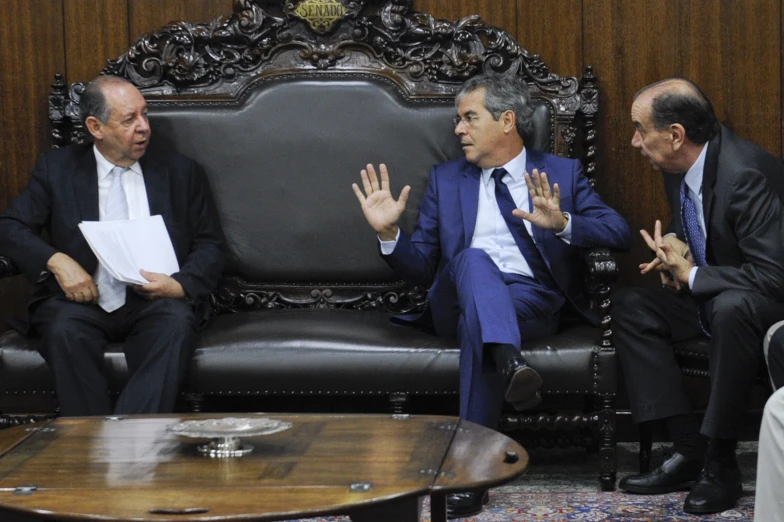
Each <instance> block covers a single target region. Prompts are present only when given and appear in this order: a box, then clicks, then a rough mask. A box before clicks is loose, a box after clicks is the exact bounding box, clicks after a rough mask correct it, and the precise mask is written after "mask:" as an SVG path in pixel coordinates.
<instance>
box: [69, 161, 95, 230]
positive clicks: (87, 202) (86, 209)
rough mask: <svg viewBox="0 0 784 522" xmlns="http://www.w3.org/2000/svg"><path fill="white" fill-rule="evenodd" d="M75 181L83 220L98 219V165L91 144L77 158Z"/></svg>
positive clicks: (80, 215)
mask: <svg viewBox="0 0 784 522" xmlns="http://www.w3.org/2000/svg"><path fill="white" fill-rule="evenodd" d="M73 183H74V188H75V189H76V199H77V204H78V205H79V217H80V218H81V221H98V219H99V214H98V166H97V164H96V163H95V153H94V152H93V148H92V147H91V146H88V147H85V149H84V151H83V154H82V155H81V157H80V158H78V159H77V163H76V172H75V173H74V178H73Z"/></svg>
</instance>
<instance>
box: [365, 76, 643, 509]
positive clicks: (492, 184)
mask: <svg viewBox="0 0 784 522" xmlns="http://www.w3.org/2000/svg"><path fill="white" fill-rule="evenodd" d="M456 105H457V115H458V116H457V118H456V120H455V124H456V126H455V134H456V135H457V136H458V138H459V139H460V142H461V144H462V146H463V152H464V154H465V158H464V159H459V160H456V161H451V162H448V163H444V164H441V165H437V166H435V167H433V170H432V172H431V175H430V180H429V184H428V187H427V189H426V192H425V194H424V197H423V199H422V203H421V206H420V209H419V218H418V221H417V224H416V227H415V229H414V232H413V234H412V235H411V236H410V237H409V236H408V235H407V234H406V233H404V232H403V231H401V230H400V229H399V227H398V224H397V223H398V220H399V218H400V215H401V214H402V212H403V211H404V209H405V205H406V200H407V198H408V194H409V191H410V187H405V188H403V190H402V192H401V194H400V197H399V199H398V200H395V199H394V198H393V196H392V194H391V192H390V187H389V185H390V182H389V174H388V172H387V169H386V166H385V165H383V164H382V165H380V180H379V177H378V176H377V174H376V171H375V168H374V167H373V165H368V166H367V169H366V170H363V171H362V173H361V177H362V185H363V188H364V192H363V190H361V189H360V188H359V187H358V186H357V185H356V184H354V192H355V194H356V196H357V198H358V199H359V201H360V203H361V205H362V210H363V212H364V214H365V217H366V218H367V220H368V222H369V223H370V225H371V226H372V227H373V228H374V229H375V230H376V232H377V233H378V237H379V241H380V248H381V252H382V255H383V257H384V259H385V260H386V261H387V262H388V263H389V264H390V265H391V266H392V267H393V268H394V269H395V270H396V271H397V272H398V273H400V274H401V276H402V277H403V278H404V279H406V280H407V281H408V282H410V283H412V284H418V285H423V286H426V287H429V288H430V289H429V292H428V309H427V311H426V312H425V314H424V316H423V317H421V318H418V320H419V321H420V322H423V321H424V322H427V323H429V326H432V328H433V329H434V330H435V333H436V334H437V335H439V336H443V337H448V338H457V340H458V342H459V344H460V347H461V353H460V416H461V418H464V419H467V420H470V421H473V422H477V423H479V424H483V425H485V426H490V427H496V426H497V423H498V420H499V418H500V414H501V408H502V405H503V401H504V400H506V401H507V402H510V403H512V404H513V405H514V406H515V407H516V408H517V409H520V410H521V409H526V408H530V407H533V406H535V405H537V404H538V403H539V402H540V401H541V397H540V395H539V391H538V390H539V387H540V385H541V383H542V379H541V377H540V376H539V374H538V373H537V372H536V370H535V369H533V368H531V367H530V366H528V365H527V364H526V362H525V360H524V359H523V358H522V356H521V355H520V349H521V346H522V345H523V344H524V343H525V342H526V341H532V340H535V339H538V338H541V337H544V336H548V335H552V334H554V333H555V332H556V330H557V328H558V323H559V319H560V315H561V312H562V310H563V309H564V307H565V306H566V305H567V304H568V305H569V306H571V307H573V308H574V309H575V310H576V311H577V312H578V313H579V314H580V315H581V316H582V317H584V318H585V319H586V320H588V321H591V322H593V323H594V324H596V323H597V322H598V320H597V317H596V316H595V315H594V314H593V313H592V312H591V311H590V310H589V308H588V303H587V299H586V297H585V295H584V294H583V292H582V289H581V281H580V273H581V272H580V266H581V261H580V259H579V250H580V249H581V248H588V247H599V246H602V247H611V248H615V249H628V248H629V246H630V244H631V233H630V231H629V228H628V226H627V224H626V222H625V221H624V220H623V218H621V217H620V216H619V215H618V214H617V213H616V212H615V211H614V210H612V209H611V208H609V207H608V206H607V205H605V204H604V203H603V202H602V201H601V199H600V198H599V196H598V195H597V194H596V193H595V192H594V191H593V189H592V188H591V186H590V184H589V183H588V180H587V179H586V178H585V177H584V176H583V175H582V173H581V167H580V163H579V161H576V160H570V159H564V158H558V157H555V156H551V155H549V154H544V153H542V152H538V151H535V150H531V149H528V148H526V147H525V145H524V140H525V137H526V136H529V135H530V134H531V133H532V130H533V120H532V115H533V107H532V105H531V99H530V96H529V93H528V90H527V87H526V85H525V84H524V83H523V82H522V81H520V80H518V79H517V78H515V77H509V76H500V75H480V76H477V77H474V78H472V79H470V80H469V81H468V82H466V84H465V85H464V86H463V88H462V90H461V92H460V93H459V94H458V96H457V100H456ZM485 501H486V492H480V493H460V494H454V495H450V496H449V497H448V499H447V508H448V512H449V515H450V516H451V517H456V516H469V515H471V514H473V513H477V512H478V511H480V510H481V508H482V503H483V502H485Z"/></svg>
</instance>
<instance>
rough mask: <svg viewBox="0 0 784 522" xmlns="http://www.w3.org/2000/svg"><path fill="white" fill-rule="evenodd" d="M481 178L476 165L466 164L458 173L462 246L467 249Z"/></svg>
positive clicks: (474, 217) (471, 237) (474, 218)
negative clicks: (461, 215) (461, 216)
mask: <svg viewBox="0 0 784 522" xmlns="http://www.w3.org/2000/svg"><path fill="white" fill-rule="evenodd" d="M481 177H482V170H481V169H480V168H479V167H477V166H476V165H472V164H470V163H466V166H465V168H463V170H462V172H461V173H460V181H459V183H460V185H459V187H458V192H459V193H460V209H461V210H462V213H463V232H464V236H463V245H464V248H467V247H468V245H470V244H471V240H472V239H473V237H474V229H475V228H476V214H477V212H478V210H479V181H480V179H481Z"/></svg>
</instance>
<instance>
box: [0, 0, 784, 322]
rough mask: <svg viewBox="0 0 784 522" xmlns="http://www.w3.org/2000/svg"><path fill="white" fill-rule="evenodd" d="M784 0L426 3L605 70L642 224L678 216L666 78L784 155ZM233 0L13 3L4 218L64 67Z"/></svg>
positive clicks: (624, 261) (86, 74)
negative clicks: (658, 132) (656, 98)
mask: <svg viewBox="0 0 784 522" xmlns="http://www.w3.org/2000/svg"><path fill="white" fill-rule="evenodd" d="M783 3H784V0H742V1H739V0H415V1H414V6H415V8H416V9H418V10H421V11H425V12H429V13H431V14H433V15H434V16H436V17H438V18H445V19H449V20H455V19H458V18H461V17H464V16H469V15H472V14H479V15H481V16H482V18H483V19H485V20H486V21H487V22H489V23H491V24H493V25H497V26H499V27H502V28H504V29H506V30H507V31H509V32H510V33H511V34H513V35H514V36H516V37H517V39H518V41H519V42H520V43H521V44H522V45H523V46H524V47H526V48H528V49H530V50H531V51H533V52H536V53H538V54H540V55H541V57H542V59H543V60H544V61H545V63H547V64H548V66H549V67H550V70H551V71H552V72H555V73H557V74H560V75H574V76H580V75H581V74H582V71H583V69H584V67H585V65H587V64H591V65H593V67H594V71H595V73H596V74H597V75H598V77H599V79H600V82H601V88H602V98H601V119H600V124H599V132H600V134H599V143H600V176H599V178H598V188H599V192H600V193H601V194H602V196H603V197H604V199H605V200H606V201H607V202H608V203H609V204H610V205H612V206H613V207H615V208H617V209H618V210H619V211H620V212H621V213H622V214H623V215H624V216H625V217H626V218H627V219H628V220H629V223H630V225H631V227H632V229H633V230H638V229H640V228H650V227H651V226H652V224H653V221H654V220H655V219H657V218H664V219H666V216H667V215H668V213H669V210H668V208H667V202H666V200H665V198H664V195H663V193H662V190H661V174H659V173H658V172H655V171H654V170H652V169H651V167H650V165H648V163H647V161H645V159H644V158H642V157H641V156H640V154H639V153H638V152H637V151H635V150H634V149H633V148H632V147H631V145H630V141H631V135H632V132H633V127H632V125H631V123H630V119H629V108H630V105H631V101H632V97H633V95H634V93H635V92H637V90H639V89H640V88H641V87H643V86H645V85H647V84H648V83H651V82H653V81H655V80H658V79H660V78H663V77H666V76H674V75H679V76H686V77H689V78H691V79H693V80H695V81H696V82H697V83H698V84H699V85H700V86H701V87H702V88H703V90H704V91H705V92H706V93H707V95H708V96H709V97H710V98H711V100H712V101H713V104H714V106H715V107H716V110H717V112H718V114H719V117H720V118H721V119H722V120H723V121H724V122H725V123H727V124H728V125H729V126H730V127H731V128H733V129H734V130H735V131H736V132H738V133H739V134H740V135H742V136H744V137H746V138H748V139H751V140H753V141H755V142H757V143H759V144H760V145H761V146H763V147H764V148H766V149H767V150H769V151H770V152H772V153H773V154H774V155H776V156H781V155H782V146H783V143H784V120H783V119H782V110H784V108H783V107H784V96H782V81H784V80H783V78H784V67H782V52H783V51H784V46H782V28H783V27H784V9H782V4H783ZM231 5H232V1H231V0H0V27H2V28H3V29H2V31H0V111H2V118H3V120H2V125H0V210H2V209H4V208H5V207H6V206H7V205H8V203H9V202H10V201H11V200H12V199H13V198H14V197H15V196H16V195H17V194H18V193H19V191H20V190H21V189H22V187H23V186H24V184H25V183H26V182H27V179H28V177H29V173H30V171H31V169H32V167H33V164H34V163H35V157H36V155H37V153H38V152H39V151H42V150H45V149H46V148H48V147H49V146H50V139H49V132H48V124H47V119H46V96H47V94H48V92H49V90H50V87H49V85H50V83H51V82H52V79H53V76H54V73H55V72H62V73H64V75H65V78H66V80H67V81H68V82H74V81H85V80H89V79H90V78H91V77H93V76H95V75H96V74H97V73H98V72H99V71H100V70H101V69H102V68H103V66H104V64H105V61H106V59H107V58H109V57H116V56H117V55H119V54H121V53H122V52H123V51H124V50H125V49H126V48H127V47H128V46H129V45H130V44H131V43H132V42H133V41H135V39H136V38H137V37H138V36H140V35H141V34H143V33H145V32H149V31H152V30H154V29H156V28H157V27H160V26H162V25H165V24H166V23H168V22H169V21H172V20H186V21H189V22H204V21H209V20H212V19H213V18H215V17H217V16H219V15H221V14H224V13H228V12H230V11H231ZM649 255H650V254H649V253H648V252H647V251H646V248H645V247H644V245H643V244H642V241H641V240H638V241H637V243H636V245H635V248H634V250H633V251H632V252H631V253H630V254H626V255H624V256H621V259H620V261H621V283H622V284H640V283H651V284H653V283H655V281H646V280H644V279H642V278H641V277H640V276H639V274H637V270H636V266H637V264H638V262H639V261H640V260H643V259H647V258H648V257H649ZM15 279H16V280H15V281H3V282H0V318H2V317H6V316H7V315H8V314H10V313H12V312H15V313H18V312H21V311H22V309H23V302H24V300H25V293H26V284H25V283H24V282H22V281H19V280H18V279H19V278H15Z"/></svg>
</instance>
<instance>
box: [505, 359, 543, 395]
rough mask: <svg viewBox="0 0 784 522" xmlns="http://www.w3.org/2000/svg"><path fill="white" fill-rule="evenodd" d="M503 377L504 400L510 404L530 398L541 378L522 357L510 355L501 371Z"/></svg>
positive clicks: (539, 384) (537, 388)
mask: <svg viewBox="0 0 784 522" xmlns="http://www.w3.org/2000/svg"><path fill="white" fill-rule="evenodd" d="M502 375H503V379H504V400H506V402H511V403H512V404H514V403H517V402H520V403H524V402H526V401H529V400H531V399H532V398H533V397H534V396H535V395H536V392H537V391H539V388H541V387H542V378H541V377H540V376H539V373H538V372H537V371H536V370H534V369H533V368H531V367H530V366H528V364H526V362H525V361H524V360H523V358H522V357H519V356H517V357H512V358H511V359H509V362H507V363H506V366H505V367H504V371H503V372H502Z"/></svg>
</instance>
